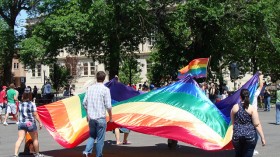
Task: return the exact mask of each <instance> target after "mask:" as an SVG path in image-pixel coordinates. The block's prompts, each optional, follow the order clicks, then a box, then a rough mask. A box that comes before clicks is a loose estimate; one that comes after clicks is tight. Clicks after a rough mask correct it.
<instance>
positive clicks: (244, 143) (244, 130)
mask: <svg viewBox="0 0 280 157" xmlns="http://www.w3.org/2000/svg"><path fill="white" fill-rule="evenodd" d="M249 96H250V92H249V90H248V89H242V90H241V92H240V97H241V102H240V103H239V104H235V105H234V106H233V108H232V110H231V121H232V124H233V136H232V144H233V146H234V148H235V157H252V156H253V153H254V150H255V147H256V144H257V138H258V134H257V132H258V133H259V135H260V137H261V141H262V145H263V146H265V138H264V134H263V130H262V126H261V122H260V120H259V115H258V112H257V110H256V109H254V108H253V107H252V106H251V105H250V104H249V103H250V100H249Z"/></svg>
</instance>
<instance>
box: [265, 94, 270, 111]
mask: <svg viewBox="0 0 280 157" xmlns="http://www.w3.org/2000/svg"><path fill="white" fill-rule="evenodd" d="M270 99H271V98H270V97H267V98H265V99H264V105H265V109H266V110H267V111H270Z"/></svg>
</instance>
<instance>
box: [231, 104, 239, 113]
mask: <svg viewBox="0 0 280 157" xmlns="http://www.w3.org/2000/svg"><path fill="white" fill-rule="evenodd" d="M231 110H232V111H233V112H237V111H238V110H239V105H238V104H235V105H233V107H232V109H231Z"/></svg>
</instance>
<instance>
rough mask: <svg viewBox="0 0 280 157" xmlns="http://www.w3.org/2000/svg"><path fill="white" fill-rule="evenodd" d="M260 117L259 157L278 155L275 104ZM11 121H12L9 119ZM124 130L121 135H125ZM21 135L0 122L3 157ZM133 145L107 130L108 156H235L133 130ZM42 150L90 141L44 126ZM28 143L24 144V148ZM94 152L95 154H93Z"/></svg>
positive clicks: (66, 156)
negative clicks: (67, 138)
mask: <svg viewBox="0 0 280 157" xmlns="http://www.w3.org/2000/svg"><path fill="white" fill-rule="evenodd" d="M259 115H260V119H261V122H262V125H263V129H264V133H265V136H266V142H267V145H266V146H265V147H262V146H261V142H260V140H259V142H258V145H257V150H258V151H259V155H257V157H278V156H280V153H279V151H278V149H279V148H280V142H279V139H280V138H279V137H280V126H279V125H275V108H272V109H271V111H270V112H263V111H259ZM9 122H11V121H9ZM122 136H123V135H122V134H121V138H122ZM16 139H17V125H16V124H14V122H13V123H10V125H9V126H6V127H5V126H3V125H2V124H1V125H0V157H9V156H12V155H13V152H14V144H15V141H16ZM128 139H129V141H131V142H132V144H131V145H123V146H117V145H115V137H114V134H113V133H112V132H107V133H106V140H105V146H104V151H103V152H104V157H170V156H172V157H173V156H175V157H209V156H215V157H234V151H233V150H230V151H218V152H212V151H210V152H209V151H204V150H200V149H197V148H194V147H192V146H189V145H187V144H184V143H182V142H179V143H178V144H179V145H180V148H178V149H176V150H169V149H168V147H167V139H164V138H160V137H156V136H150V135H144V134H140V133H136V132H131V133H130V135H129V138H128ZM39 140H40V151H41V152H42V153H43V154H45V156H50V157H82V154H81V153H82V151H83V150H84V148H85V144H86V141H85V142H84V143H82V144H80V145H79V146H78V147H76V148H72V149H65V148H63V147H61V146H60V145H59V144H58V143H56V142H55V141H54V140H53V138H52V137H51V135H50V134H49V133H48V132H47V131H46V129H42V130H41V131H39ZM23 148H24V143H23V144H22V146H21V150H20V151H23ZM93 156H94V155H92V157H93Z"/></svg>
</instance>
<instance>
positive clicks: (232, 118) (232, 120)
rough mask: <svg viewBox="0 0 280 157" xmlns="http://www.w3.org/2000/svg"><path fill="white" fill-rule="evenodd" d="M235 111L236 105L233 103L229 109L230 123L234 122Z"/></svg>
mask: <svg viewBox="0 0 280 157" xmlns="http://www.w3.org/2000/svg"><path fill="white" fill-rule="evenodd" d="M235 113H236V105H234V106H233V107H232V109H231V111H230V119H231V124H232V125H233V124H234V115H235Z"/></svg>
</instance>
